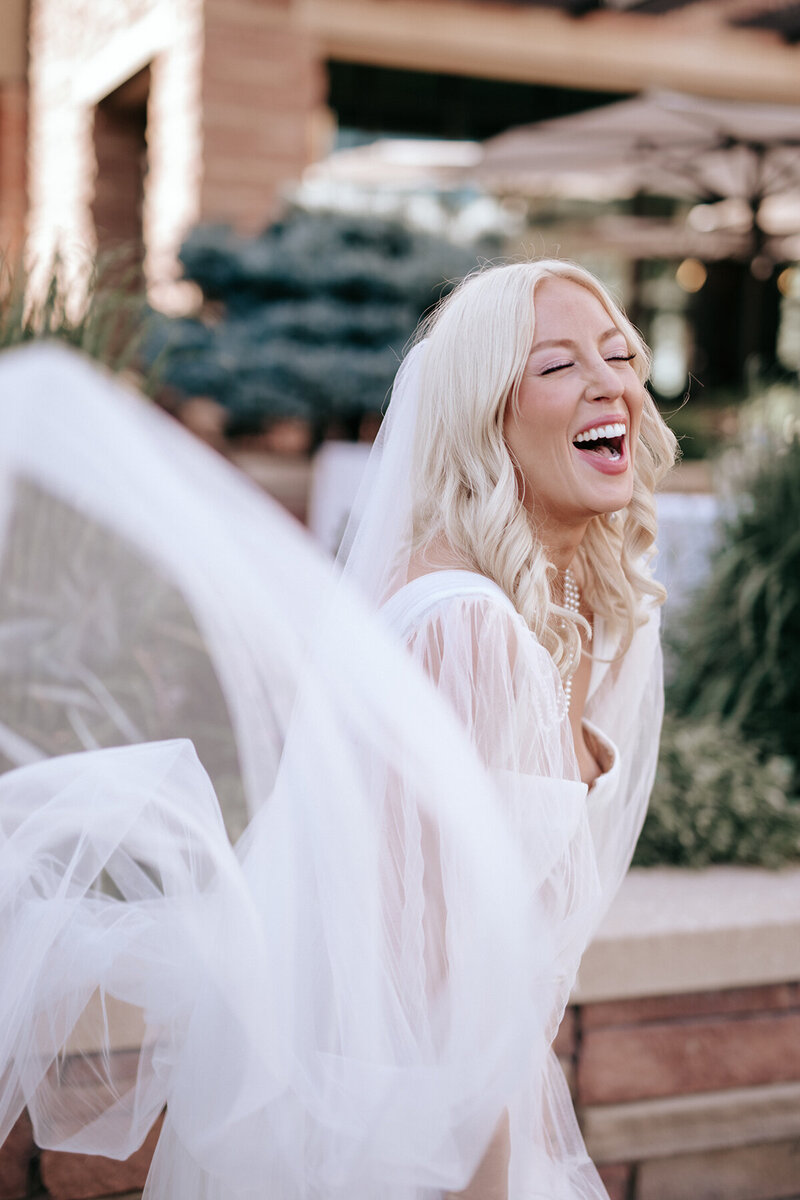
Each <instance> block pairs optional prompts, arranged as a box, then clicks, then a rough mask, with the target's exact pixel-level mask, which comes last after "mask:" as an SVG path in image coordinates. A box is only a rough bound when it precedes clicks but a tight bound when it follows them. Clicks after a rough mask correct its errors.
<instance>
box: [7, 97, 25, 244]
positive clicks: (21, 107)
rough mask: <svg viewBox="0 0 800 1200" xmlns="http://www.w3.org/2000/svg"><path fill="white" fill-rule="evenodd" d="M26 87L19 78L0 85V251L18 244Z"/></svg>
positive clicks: (22, 216)
mask: <svg viewBox="0 0 800 1200" xmlns="http://www.w3.org/2000/svg"><path fill="white" fill-rule="evenodd" d="M27 138H28V89H27V85H26V84H25V83H24V82H23V81H21V80H19V81H17V80H14V81H12V82H7V83H4V84H2V85H0V253H8V254H10V255H12V256H13V255H14V254H15V253H16V251H18V250H19V249H20V248H21V246H22V239H23V236H24V232H25V209H26V207H27V171H26V153H27Z"/></svg>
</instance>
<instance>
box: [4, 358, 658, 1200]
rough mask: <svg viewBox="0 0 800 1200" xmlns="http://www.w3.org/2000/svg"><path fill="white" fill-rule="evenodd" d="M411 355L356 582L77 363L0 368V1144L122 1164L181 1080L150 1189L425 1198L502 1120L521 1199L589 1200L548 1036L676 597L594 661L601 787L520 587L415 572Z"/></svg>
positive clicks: (165, 1193)
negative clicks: (586, 781)
mask: <svg viewBox="0 0 800 1200" xmlns="http://www.w3.org/2000/svg"><path fill="white" fill-rule="evenodd" d="M423 363H424V347H423V348H420V349H417V350H416V351H414V352H412V355H411V356H410V357H409V360H408V362H407V364H406V365H405V366H404V368H403V369H402V371H401V375H400V377H399V383H398V387H397V389H396V393H395V396H394V398H393V400H392V404H391V406H390V411H389V414H388V417H387V420H386V422H385V428H384V431H383V433H382V435H381V439H380V442H379V445H378V447H377V450H376V453H375V455H374V457H373V460H372V462H371V465H370V468H369V471H368V481H367V485H366V491H365V493H364V497H363V498H362V501H361V502H360V505H359V508H358V511H357V513H356V521H355V524H356V525H357V527H358V532H357V533H356V534H355V535H353V533H352V531H351V533H350V535H349V536H348V539H347V543H348V546H349V548H350V557H349V559H348V563H347V573H349V574H350V575H351V576H352V579H353V580H354V581H355V582H356V583H357V584H358V586H359V587H360V589H361V591H362V596H361V597H359V596H358V595H356V594H355V592H354V590H353V588H352V586H350V581H349V580H347V579H345V580H339V579H337V578H336V577H335V576H334V575H333V574H332V572H331V569H330V566H329V564H328V563H327V562H326V561H325V560H323V558H322V557H321V555H320V554H319V553H317V552H316V551H315V550H314V549H313V547H311V545H310V544H309V543H308V541H307V540H306V539H305V538H303V537H302V535H301V532H300V530H299V529H298V528H297V527H296V526H295V525H294V524H293V523H292V522H291V521H290V519H289V518H286V517H285V516H283V515H281V514H280V513H278V512H277V511H276V510H275V508H274V507H273V506H272V505H271V504H270V503H269V502H268V501H267V500H265V498H264V497H263V496H262V495H261V494H260V493H258V492H257V491H256V489H255V488H253V487H251V486H249V485H248V484H247V483H246V482H245V481H243V480H242V479H241V477H240V476H239V475H238V474H236V473H235V472H234V471H232V470H231V469H229V468H228V466H227V464H225V463H224V462H223V461H222V460H220V459H219V458H218V457H217V456H215V455H212V454H211V453H210V452H208V451H206V450H205V449H204V448H203V447H202V446H199V445H198V444H197V443H196V442H195V441H194V440H193V439H191V438H190V437H188V436H187V435H185V434H184V433H183V432H182V431H181V430H180V429H179V428H177V427H176V426H174V425H173V424H172V423H171V422H169V421H167V420H166V419H165V418H163V417H162V416H160V414H158V413H157V412H155V411H153V410H152V409H150V408H149V407H147V406H146V405H144V404H143V403H142V402H141V401H139V400H138V399H137V398H136V397H134V396H132V395H129V394H128V393H126V392H125V391H124V390H122V389H121V388H119V386H118V385H117V384H115V383H112V382H111V381H110V380H108V379H106V378H105V377H104V376H102V375H101V374H99V373H98V372H97V371H96V370H95V369H94V368H91V367H89V366H88V365H86V364H85V363H83V362H81V361H80V360H77V359H76V358H75V357H74V356H73V355H71V354H69V353H67V352H66V351H64V350H59V349H55V348H41V347H39V348H34V349H29V350H25V351H19V352H14V353H10V354H6V355H4V356H3V357H2V359H0V390H2V394H3V418H4V437H3V438H2V439H0V676H1V677H2V684H3V686H2V688H0V754H2V755H3V758H4V762H3V764H2V765H3V766H5V767H16V768H17V769H15V770H7V772H6V774H5V775H3V776H0V855H2V863H1V864H0V867H1V868H2V869H1V870H0V970H2V972H3V978H4V980H6V981H13V984H12V985H8V984H5V985H4V988H3V990H2V993H1V994H0V1136H4V1135H5V1133H6V1132H7V1130H8V1128H9V1127H10V1124H11V1123H12V1122H13V1120H14V1118H15V1115H16V1114H17V1113H18V1111H19V1109H20V1108H21V1106H22V1105H23V1104H26V1103H27V1105H28V1106H29V1108H30V1110H31V1113H32V1116H33V1119H34V1126H35V1132H36V1136H37V1140H38V1141H39V1144H40V1145H43V1146H53V1147H60V1148H64V1149H76V1150H78V1149H79V1150H82V1151H89V1152H96V1153H103V1154H111V1155H117V1156H125V1155H127V1154H128V1153H130V1151H131V1150H132V1149H134V1148H135V1147H136V1146H137V1145H138V1144H139V1143H140V1142H141V1140H142V1138H143V1137H144V1135H145V1133H146V1132H147V1130H148V1129H149V1128H150V1126H151V1125H152V1123H153V1122H154V1120H155V1119H156V1118H157V1116H158V1115H159V1113H161V1112H162V1110H163V1109H164V1107H165V1106H166V1118H165V1121H164V1125H163V1128H162V1132H161V1136H160V1139H159V1143H158V1148H157V1151H156V1157H155V1160H154V1164H153V1168H152V1170H151V1175H150V1178H149V1180H148V1189H147V1194H148V1196H149V1197H151V1198H153V1197H158V1198H160V1200H167V1198H168V1197H169V1200H175V1198H177V1200H204V1198H207V1200H234V1197H236V1198H239V1197H241V1198H247V1200H249V1198H251V1197H252V1198H253V1200H254V1198H255V1197H257V1196H258V1197H262V1196H264V1195H274V1196H280V1197H281V1200H294V1198H297V1200H299V1198H300V1197H304V1198H310V1197H319V1198H320V1200H327V1198H331V1200H333V1198H335V1197H347V1198H348V1200H354V1198H356V1200H373V1198H374V1200H379V1198H380V1200H426V1198H429V1197H430V1198H431V1200H433V1198H434V1197H439V1196H441V1194H442V1193H443V1192H446V1191H453V1190H458V1189H459V1188H461V1187H464V1186H465V1185H466V1184H467V1183H468V1181H469V1180H470V1178H471V1177H472V1174H473V1172H474V1170H475V1168H476V1166H477V1164H478V1162H479V1161H480V1159H481V1157H482V1155H483V1153H484V1150H485V1148H486V1146H487V1144H488V1142H489V1140H490V1138H491V1136H492V1134H493V1132H494V1131H495V1129H496V1128H497V1126H498V1122H501V1121H502V1120H503V1119H504V1114H506V1113H507V1114H508V1120H509V1124H510V1131H511V1147H512V1153H511V1163H510V1175H509V1196H510V1197H512V1198H513V1200H532V1198H533V1197H539V1196H541V1197H545V1196H546V1197H548V1198H550V1200H562V1198H563V1200H589V1198H591V1200H596V1198H597V1197H600V1196H603V1195H604V1192H603V1189H602V1185H601V1183H600V1181H599V1178H598V1176H597V1174H596V1172H595V1171H594V1168H593V1167H592V1166H591V1164H590V1163H589V1162H588V1159H587V1157H586V1153H585V1150H584V1148H583V1146H582V1142H581V1139H580V1134H579V1131H578V1129H577V1124H576V1122H575V1118H574V1114H573V1112H572V1106H571V1102H570V1099H569V1095H568V1092H567V1090H566V1085H565V1084H564V1081H563V1077H561V1074H560V1071H559V1070H558V1066H557V1064H556V1063H555V1060H554V1059H553V1058H552V1054H551V1053H550V1051H549V1046H550V1042H551V1040H552V1037H553V1034H554V1033H555V1030H556V1028H557V1024H558V1021H559V1019H560V1016H561V1013H562V1011H563V1007H564V1005H565V1003H566V1000H567V997H568V994H569V989H570V987H571V985H572V981H573V979H574V976H575V972H576V969H577V964H578V961H579V958H580V954H581V952H582V950H583V947H584V946H585V944H586V941H587V940H588V938H589V936H590V934H591V931H592V929H593V928H594V926H595V924H596V922H597V921H598V920H599V917H600V915H601V914H602V912H603V910H604V908H605V906H606V905H607V903H608V901H609V899H610V897H611V896H612V895H613V892H614V890H615V888H616V886H617V884H618V882H619V879H620V878H621V876H622V874H623V873H624V870H625V867H626V865H627V861H628V859H629V857H630V853H631V852H632V848H633V842H634V841H635V837H636V834H637V833H638V826H639V824H640V822H641V819H642V816H643V812H644V805H645V803H646V796H647V792H648V791H649V785H650V781H651V777H652V771H653V768H654V762H655V747H656V744H657V733H658V721H659V674H658V673H659V669H660V668H659V661H660V660H659V655H658V642H657V631H656V628H655V624H656V623H655V619H654V618H653V619H651V620H650V621H648V623H647V624H646V625H644V626H643V627H642V629H641V630H640V631H639V633H638V634H637V637H636V639H635V641H634V646H633V647H632V648H631V650H630V651H629V652H628V654H627V655H626V656H625V659H624V660H623V661H621V662H617V661H614V662H611V663H605V662H603V661H602V660H603V658H605V657H607V658H612V657H613V640H611V639H606V642H607V643H608V649H609V651H611V652H612V653H609V654H608V655H607V656H606V655H601V654H598V655H597V661H596V663H595V670H594V674H593V679H592V686H591V694H590V699H589V702H588V704H587V710H586V711H587V718H588V719H589V720H591V721H592V722H593V723H594V725H595V726H596V727H597V729H598V730H599V732H600V734H601V736H603V737H604V738H605V739H606V740H607V742H608V743H609V745H611V746H612V748H613V749H614V750H615V752H616V753H615V767H614V770H613V771H612V772H610V773H609V776H608V778H607V779H605V780H603V779H601V780H600V781H598V784H596V785H595V787H594V788H593V789H592V792H591V793H590V794H589V796H588V797H587V796H586V788H585V786H584V785H583V784H582V783H581V782H580V780H579V775H578V770H577V765H576V763H575V759H574V752H573V748H572V742H571V738H570V735H569V729H568V724H567V720H566V706H565V701H564V696H563V689H562V688H561V685H560V681H559V679H558V676H557V673H556V672H555V669H554V667H553V665H552V662H551V661H550V659H549V657H548V656H547V654H546V653H545V652H544V651H543V649H542V648H541V647H540V646H539V645H538V644H537V643H536V642H535V641H534V639H533V638H532V636H531V634H530V632H529V631H528V629H527V627H526V626H525V625H524V623H523V622H522V620H521V618H520V617H519V616H518V615H517V614H516V613H515V612H514V610H513V608H512V607H511V605H510V603H509V602H508V600H507V599H506V598H505V597H504V596H503V594H502V593H501V592H500V591H499V589H497V588H496V587H494V585H492V584H490V583H489V582H488V581H486V580H483V579H480V578H479V577H476V576H472V575H470V574H469V573H467V574H466V576H465V575H464V573H462V572H456V573H454V574H455V575H456V576H458V578H452V577H451V578H450V579H446V578H445V576H446V575H451V576H452V574H453V573H448V572H441V573H438V578H437V579H436V581H435V585H434V583H433V582H430V581H431V580H433V577H432V576H429V577H426V581H427V582H426V581H422V580H421V581H416V583H414V584H410V585H405V580H406V577H407V567H408V555H409V536H408V535H409V524H408V522H409V514H410V478H411V475H410V469H409V468H410V465H411V464H410V455H411V453H412V448H413V433H414V422H415V414H414V403H413V401H414V377H415V372H416V371H417V370H419V369H420V368H421V367H422V365H423ZM407 401H408V403H407ZM363 593H366V599H365V598H364V596H363ZM390 598H391V599H390ZM378 605H384V606H385V607H384V608H383V610H382V613H381V616H380V618H378V617H377V616H376V615H375V612H374V610H375V609H376V608H377V607H378ZM598 634H599V635H600V636H599V637H598ZM596 637H597V638H598V640H599V641H600V642H601V644H605V643H604V642H603V638H602V631H598V633H597V634H596ZM400 642H402V643H405V646H403V645H400V644H399V643H400ZM409 651H410V654H409ZM414 659H415V660H416V665H415V663H414V662H413V661H410V660H414ZM420 668H421V669H420ZM426 675H427V679H426V678H425V676H426ZM187 739H190V740H191V743H193V745H192V744H190V742H189V741H188V740H187ZM125 743H127V744H125ZM140 743H144V744H140ZM72 751H81V753H70V752H72ZM201 764H202V765H201ZM226 824H227V832H226V829H225V825H226ZM242 830H244V832H243V833H241V836H239V835H240V831H242ZM237 838H238V840H236V839H237ZM231 839H234V840H235V846H233V847H232V845H231Z"/></svg>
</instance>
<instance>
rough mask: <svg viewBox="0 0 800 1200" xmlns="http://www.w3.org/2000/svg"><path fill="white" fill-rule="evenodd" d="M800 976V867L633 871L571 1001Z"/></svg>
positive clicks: (583, 966)
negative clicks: (782, 868)
mask: <svg viewBox="0 0 800 1200" xmlns="http://www.w3.org/2000/svg"><path fill="white" fill-rule="evenodd" d="M797 979H800V867H790V868H786V869H784V870H782V871H766V870H763V869H761V868H758V867H710V868H707V869H706V870H702V871H689V870H686V869H684V868H678V867H650V868H646V869H645V868H634V869H633V870H632V871H630V872H629V874H628V876H627V878H626V879H625V881H624V882H623V885H622V888H621V889H620V892H619V895H618V896H617V898H616V900H615V902H614V904H613V905H612V907H611V909H610V911H609V913H608V914H607V916H606V918H605V920H604V921H603V923H602V925H601V926H600V929H599V930H598V933H597V935H596V937H595V939H594V941H593V942H592V944H591V946H590V947H589V949H588V950H587V951H586V954H585V955H584V958H583V962H582V963H581V969H580V972H579V974H578V979H577V982H576V985H575V988H574V991H573V996H572V1000H573V1003H576V1004H587V1003H591V1002H594V1001H601V1000H618V999H633V998H636V997H641V996H667V995H675V994H679V993H682V992H701V991H708V990H715V989H725V988H742V987H751V986H764V985H767V984H771V983H784V982H786V981H791V980H797ZM799 1190H800V1189H799Z"/></svg>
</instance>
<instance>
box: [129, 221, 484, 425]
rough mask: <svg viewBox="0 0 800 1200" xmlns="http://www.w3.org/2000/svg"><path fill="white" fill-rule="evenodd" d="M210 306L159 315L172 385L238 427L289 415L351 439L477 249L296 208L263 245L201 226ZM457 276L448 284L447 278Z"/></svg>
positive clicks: (155, 343) (199, 273) (195, 276)
mask: <svg viewBox="0 0 800 1200" xmlns="http://www.w3.org/2000/svg"><path fill="white" fill-rule="evenodd" d="M181 258H182V261H183V264H184V268H185V273H186V275H187V277H188V278H189V279H192V280H193V281H195V282H196V283H197V284H199V286H200V287H201V289H202V290H203V293H204V296H205V297H206V300H207V301H210V302H211V304H210V305H208V304H207V306H206V313H205V319H184V320H173V321H168V320H164V321H163V322H162V323H161V324H160V326H159V328H158V330H157V332H156V333H155V335H154V336H153V337H151V339H150V343H149V345H150V353H151V354H152V355H157V354H160V353H162V352H163V353H164V373H163V377H164V380H165V382H167V383H169V384H171V385H172V386H173V387H175V388H177V389H178V390H179V391H180V392H182V393H184V394H186V395H205V396H211V397H213V398H214V399H215V400H217V401H218V402H219V403H220V404H222V405H224V406H225V408H227V410H228V412H229V414H230V432H233V433H236V432H244V431H250V430H257V429H259V428H261V427H262V425H263V424H264V423H265V422H268V421H269V420H271V419H274V418H276V417H282V416H304V417H308V418H310V419H312V420H313V421H314V422H315V423H316V425H317V428H318V432H319V433H320V434H322V433H323V432H325V431H326V430H327V429H328V427H329V426H330V425H331V424H334V425H337V426H338V427H339V428H340V430H341V428H342V427H344V428H345V429H348V430H350V431H351V432H354V431H355V430H356V429H357V427H358V423H359V421H360V418H361V417H362V416H363V414H364V413H366V412H377V411H379V410H380V409H381V407H382V405H383V403H384V401H385V399H386V396H387V394H388V392H389V389H390V387H391V383H392V379H393V378H394V374H395V372H396V370H397V364H398V361H399V359H400V357H401V355H402V352H403V347H404V346H405V344H406V342H407V340H408V338H409V337H410V335H411V334H412V333H413V331H414V328H415V326H416V324H417V321H418V319H419V317H420V316H421V315H422V313H423V312H424V311H425V310H426V309H427V308H429V307H430V306H431V305H432V304H434V303H435V302H436V301H437V300H438V299H439V296H440V295H441V294H443V293H444V292H445V291H446V290H448V288H449V286H451V283H453V282H455V281H457V280H458V279H459V278H461V276H463V275H464V274H465V273H466V272H467V271H468V270H469V269H470V268H471V267H472V266H474V265H475V258H474V255H473V253H472V252H471V251H467V250H464V249H463V248H461V247H458V246H455V245H452V244H450V243H448V242H445V241H443V240H441V239H438V238H433V237H429V236H427V235H424V234H421V233H418V232H414V231H413V230H410V229H408V228H406V227H404V226H403V225H401V224H398V223H397V222H395V221H388V220H380V219H377V218H372V219H369V218H365V217H363V216H358V217H347V216H342V215H338V214H312V213H308V212H304V211H302V210H294V211H292V212H290V213H288V214H287V216H286V218H285V219H284V220H283V221H281V222H279V223H278V224H276V225H273V226H271V227H270V228H269V229H267V230H266V231H265V232H264V233H263V234H261V235H260V236H258V237H254V238H245V237H241V236H239V235H237V234H235V233H233V232H232V231H231V230H229V229H225V228H221V227H200V228H198V229H196V230H194V232H193V233H192V234H191V235H190V236H189V238H188V239H187V241H186V243H185V244H184V246H183V248H182V251H181ZM448 281H450V282H448Z"/></svg>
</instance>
